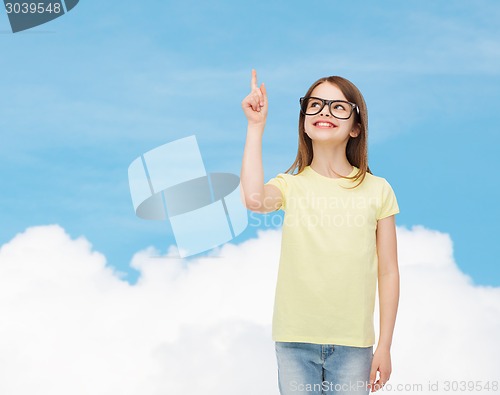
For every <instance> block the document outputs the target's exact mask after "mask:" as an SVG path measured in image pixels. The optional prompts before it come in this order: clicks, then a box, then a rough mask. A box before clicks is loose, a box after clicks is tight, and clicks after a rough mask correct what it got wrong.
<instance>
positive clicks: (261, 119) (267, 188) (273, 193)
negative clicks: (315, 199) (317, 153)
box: [240, 70, 282, 213]
mask: <svg viewBox="0 0 500 395" xmlns="http://www.w3.org/2000/svg"><path fill="white" fill-rule="evenodd" d="M250 87H251V92H250V94H249V95H248V96H247V97H245V98H244V99H243V101H242V102H241V107H242V108H243V112H244V113H245V116H246V117H247V120H248V128H247V138H246V142H245V151H244V152H243V161H242V165H241V175H240V179H241V193H242V201H243V203H244V204H245V207H246V208H248V209H249V210H252V211H256V212H260V213H267V212H270V211H275V210H277V209H278V208H279V207H280V206H281V200H282V196H281V192H280V190H279V189H278V188H277V187H275V186H274V185H264V168H263V166H262V136H263V134H264V128H265V125H266V118H267V110H268V102H267V92H266V87H265V86H264V84H262V85H261V86H260V88H259V86H258V85H257V72H256V71H255V70H252V82H251V85H250Z"/></svg>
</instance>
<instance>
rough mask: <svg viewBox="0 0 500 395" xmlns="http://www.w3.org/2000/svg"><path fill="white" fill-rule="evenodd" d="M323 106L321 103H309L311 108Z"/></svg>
mask: <svg viewBox="0 0 500 395" xmlns="http://www.w3.org/2000/svg"><path fill="white" fill-rule="evenodd" d="M320 106H321V104H320V102H319V101H313V102H310V103H309V107H320Z"/></svg>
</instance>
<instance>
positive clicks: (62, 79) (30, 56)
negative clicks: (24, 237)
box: [0, 1, 500, 286]
mask: <svg viewBox="0 0 500 395" xmlns="http://www.w3.org/2000/svg"><path fill="white" fill-rule="evenodd" d="M470 4H471V3H470V2H467V1H455V2H452V3H450V2H445V1H436V2H425V3H423V2H417V1H407V2H400V1H384V2H369V1H364V2H357V3H356V4H353V3H352V2H332V1H328V2H319V3H318V2H317V3H315V4H314V6H311V5H308V4H307V3H305V2H303V3H299V2H296V3H291V2H289V1H288V2H285V1H277V2H273V3H272V4H266V3H264V2H262V3H257V4H255V3H248V4H247V3H245V4H240V3H239V2H230V1H220V2H210V3H206V4H202V3H199V2H190V1H187V2H186V1H185V2H169V1H142V2H129V1H121V2H120V4H119V6H117V4H116V3H111V2H98V3H93V2H80V4H79V5H78V6H77V7H76V8H75V9H74V10H72V11H71V12H70V13H68V14H67V15H66V16H64V17H61V18H59V19H57V20H54V21H53V22H51V23H49V24H46V25H43V26H41V27H38V28H35V29H32V30H29V31H26V32H24V33H17V34H12V33H9V26H8V21H7V17H6V15H5V12H2V13H1V14H0V48H1V54H2V55H1V57H0V69H1V70H2V73H1V75H0V87H1V95H0V111H1V117H0V130H1V133H2V134H1V135H2V143H1V145H0V181H1V184H2V193H1V195H0V199H1V203H2V204H1V208H0V221H1V224H2V227H1V228H0V244H4V243H6V242H8V241H9V240H10V239H12V238H13V237H14V236H15V235H16V234H17V233H19V232H23V231H24V230H25V229H26V228H27V227H30V226H35V225H47V224H59V225H61V226H62V227H63V228H64V229H65V230H66V231H67V232H68V233H69V234H70V235H71V236H72V237H79V236H82V235H83V236H85V237H86V238H88V240H89V241H90V242H91V243H92V244H93V247H94V248H95V249H96V250H97V251H100V252H102V253H103V254H104V255H105V256H106V257H107V259H108V264H109V265H110V266H112V267H114V268H117V269H118V270H120V271H123V272H126V273H128V280H129V281H130V282H133V281H135V278H136V272H135V270H134V269H132V268H130V266H129V264H130V260H131V258H132V256H133V254H134V253H136V252H137V251H139V250H141V249H143V248H146V247H147V246H150V245H152V246H155V247H156V248H158V249H159V250H160V251H162V252H165V251H166V250H167V248H168V246H169V245H170V244H172V243H173V236H172V232H171V229H170V228H169V225H168V223H167V222H151V221H144V220H141V219H139V218H137V217H136V216H135V214H134V212H133V208H132V203H131V199H130V194H129V191H128V180H127V168H128V165H129V164H130V163H131V162H132V161H133V160H134V159H135V158H136V157H137V156H138V155H140V154H141V153H143V152H145V151H148V150H150V149H152V148H154V147H157V146H159V145H162V144H164V143H166V142H169V141H172V140H175V139H178V138H182V137H185V136H188V135H193V134H194V135H196V137H197V140H198V143H199V146H200V150H201V152H202V155H203V158H204V161H205V166H206V168H207V170H208V171H210V172H217V171H222V172H232V173H235V174H239V171H240V166H241V157H242V153H243V147H244V142H245V132H246V123H245V118H244V116H243V113H242V111H241V109H240V102H241V100H242V99H243V97H244V96H245V95H246V94H247V93H248V91H249V82H250V70H251V68H256V69H257V71H258V73H259V80H260V81H263V82H265V83H266V85H267V89H268V93H269V101H270V109H269V119H268V125H267V128H266V132H265V137H264V148H263V155H264V168H265V175H266V178H267V179H269V178H271V177H273V176H274V175H275V174H277V173H278V172H282V171H284V170H285V169H287V168H288V167H289V166H290V164H291V163H292V162H293V159H294V158H295V153H296V148H297V146H296V144H297V137H296V135H297V132H296V130H297V125H296V123H297V118H298V98H299V97H300V96H302V95H303V94H304V92H305V91H306V90H307V88H308V87H309V85H310V84H311V83H312V82H313V81H315V80H316V79H317V78H319V77H322V76H325V75H334V74H337V75H342V76H345V77H347V78H349V79H351V80H352V81H353V82H354V83H355V84H356V85H357V86H358V87H359V88H360V89H361V91H362V92H363V94H364V95H365V99H366V101H367V104H368V109H369V117H370V128H369V141H370V146H369V160H370V168H371V169H372V171H373V173H374V174H376V175H380V176H383V177H385V178H386V179H387V180H388V181H389V182H390V183H391V185H392V186H393V188H394V190H395V192H396V195H397V197H398V202H399V205H400V209H401V213H400V214H398V216H397V217H396V219H397V224H398V225H399V226H406V227H411V226H413V225H423V226H425V227H427V228H430V229H436V230H439V231H441V232H445V233H449V234H450V236H451V238H452V240H453V247H454V255H455V259H456V262H457V264H458V266H459V267H460V268H461V269H462V270H463V271H464V272H465V273H466V274H468V275H470V276H471V277H472V279H473V280H474V282H476V283H477V284H484V285H496V286H498V285H500V268H499V265H498V263H499V261H498V256H499V255H500V248H499V243H498V236H497V222H498V220H499V219H500V215H499V214H500V210H499V209H498V207H497V206H496V204H497V202H498V201H499V200H500V193H499V187H498V182H497V180H498V176H497V175H496V169H497V167H498V164H499V159H498V155H497V152H496V151H497V149H496V147H497V146H498V143H499V142H500V141H499V140H500V139H499V137H498V125H499V124H500V112H499V111H498V107H499V104H500V94H499V88H500V75H499V74H500V71H499V70H500V36H499V35H498V29H497V27H496V24H497V22H498V20H500V5H499V4H498V3H497V2H495V1H476V2H474V7H471V5H470ZM278 215H279V214H278ZM256 231H257V229H256V228H255V227H249V228H248V229H247V230H246V231H245V232H244V233H243V234H242V235H240V236H239V237H238V238H237V239H235V240H234V242H235V243H240V242H242V241H244V240H246V239H248V238H252V237H254V236H255V234H256Z"/></svg>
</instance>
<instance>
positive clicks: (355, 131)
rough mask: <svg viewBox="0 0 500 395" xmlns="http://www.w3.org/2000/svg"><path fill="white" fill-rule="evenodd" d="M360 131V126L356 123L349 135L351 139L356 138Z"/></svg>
mask: <svg viewBox="0 0 500 395" xmlns="http://www.w3.org/2000/svg"><path fill="white" fill-rule="evenodd" d="M360 131H361V125H360V124H359V123H357V124H356V125H355V126H354V127H353V128H352V131H351V133H350V135H351V137H353V138H356V137H358V136H359V132H360Z"/></svg>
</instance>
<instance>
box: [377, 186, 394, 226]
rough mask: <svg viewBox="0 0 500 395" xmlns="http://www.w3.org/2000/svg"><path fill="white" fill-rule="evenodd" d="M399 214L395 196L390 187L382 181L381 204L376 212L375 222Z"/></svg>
mask: <svg viewBox="0 0 500 395" xmlns="http://www.w3.org/2000/svg"><path fill="white" fill-rule="evenodd" d="M397 213H399V205H398V201H397V199H396V194H395V193H394V190H393V189H392V187H391V185H390V184H389V183H388V182H387V180H386V179H384V182H383V186H382V198H381V204H380V206H379V208H378V212H377V220H379V219H382V218H385V217H389V216H391V215H394V214H397Z"/></svg>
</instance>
